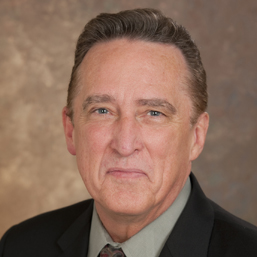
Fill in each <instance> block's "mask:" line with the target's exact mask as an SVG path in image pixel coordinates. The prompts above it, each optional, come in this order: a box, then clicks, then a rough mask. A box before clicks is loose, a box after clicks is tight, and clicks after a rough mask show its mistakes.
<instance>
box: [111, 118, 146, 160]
mask: <svg viewBox="0 0 257 257" xmlns="http://www.w3.org/2000/svg"><path fill="white" fill-rule="evenodd" d="M114 126H115V127H114V130H113V139H112V142H111V147H112V149H114V150H115V151H116V152H118V153H119V155H120V156H122V157H128V156H130V155H132V154H133V153H135V152H137V151H140V150H141V149H142V148H143V143H142V138H141V130H140V124H138V122H137V120H136V118H135V117H121V118H119V119H118V120H117V121H116V123H115V125H114Z"/></svg>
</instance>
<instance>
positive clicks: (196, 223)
mask: <svg viewBox="0 0 257 257" xmlns="http://www.w3.org/2000/svg"><path fill="white" fill-rule="evenodd" d="M190 177H191V183H192V192H191V195H190V198H189V200H188V202H187V204H186V206H185V209H184V210H183V212H182V214H181V216H180V217H179V219H178V221H177V223H176V225H175V227H174V229H173V231H172V232H171V234H170V236H169V238H168V240H167V242H166V244H165V245H164V247H163V249H162V252H161V254H160V256H161V257H168V256H169V257H206V256H208V257H219V256H226V257H228V256H229V257H230V256H231V257H239V256H240V257H241V256H243V257H256V256H257V228H256V227H255V226H253V225H251V224H249V223H247V222H245V221H243V220H241V219H239V218H236V217H235V216H233V215H232V214H230V213H228V212H226V211H225V210H223V209H222V208H221V207H219V206H218V205H216V204H215V203H214V202H212V201H211V200H209V199H208V198H206V196H205V195H204V193H203V192H202V190H201V188H200V186H199V184H198V182H197V180H196V178H195V177H194V175H193V174H191V175H190ZM92 211H93V200H87V201H84V202H81V203H78V204H75V205H73V206H69V207H66V208H63V209H59V210H56V211H52V212H48V213H45V214H42V215H39V216H37V217H35V218H32V219H29V220H27V221H25V222H22V223H21V224H18V225H16V226H14V227H12V228H11V229H10V230H9V231H7V232H6V234H5V235H4V237H3V238H2V240H1V245H0V256H4V257H86V256H87V251H88V241H89V235H90V227H91V218H92ZM135 257H136V256H135Z"/></svg>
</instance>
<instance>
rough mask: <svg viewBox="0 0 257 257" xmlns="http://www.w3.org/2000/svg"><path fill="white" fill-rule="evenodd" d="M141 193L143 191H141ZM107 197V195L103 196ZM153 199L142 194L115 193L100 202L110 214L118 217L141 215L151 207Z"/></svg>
mask: <svg viewBox="0 0 257 257" xmlns="http://www.w3.org/2000/svg"><path fill="white" fill-rule="evenodd" d="M142 191H143V190H142ZM105 195H108V194H105ZM152 200H153V199H151V197H149V196H148V195H147V194H146V193H145V192H144V191H143V192H140V193H139V192H128V191H126V192H124V191H123V192H115V193H112V194H109V197H105V198H104V199H103V200H102V201H101V202H102V203H103V206H105V208H106V209H108V210H109V211H110V212H113V213H116V214H119V215H129V216H134V215H142V214H143V213H145V212H147V210H148V209H149V206H151V205H153V201H152Z"/></svg>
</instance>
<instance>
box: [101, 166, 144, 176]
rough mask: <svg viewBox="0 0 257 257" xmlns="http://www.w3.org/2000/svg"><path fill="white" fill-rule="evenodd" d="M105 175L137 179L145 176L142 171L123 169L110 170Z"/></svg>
mask: <svg viewBox="0 0 257 257" xmlns="http://www.w3.org/2000/svg"><path fill="white" fill-rule="evenodd" d="M106 174H107V175H111V176H114V177H117V178H139V177H142V176H147V175H146V173H145V172H143V171H142V170H139V169H123V168H111V169H109V170H108V171H107V173H106Z"/></svg>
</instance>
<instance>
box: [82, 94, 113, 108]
mask: <svg viewBox="0 0 257 257" xmlns="http://www.w3.org/2000/svg"><path fill="white" fill-rule="evenodd" d="M111 102H115V99H114V98H113V97H112V96H110V95H90V96H88V97H87V98H86V99H85V100H84V102H83V104H82V108H83V110H86V109H87V108H88V106H89V105H90V104H94V103H111Z"/></svg>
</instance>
